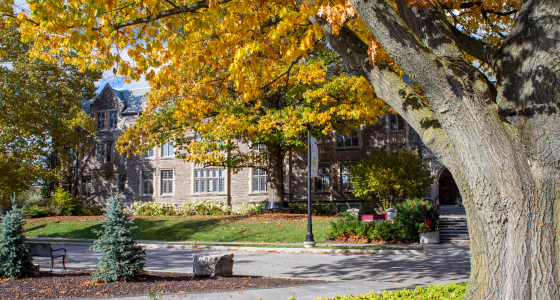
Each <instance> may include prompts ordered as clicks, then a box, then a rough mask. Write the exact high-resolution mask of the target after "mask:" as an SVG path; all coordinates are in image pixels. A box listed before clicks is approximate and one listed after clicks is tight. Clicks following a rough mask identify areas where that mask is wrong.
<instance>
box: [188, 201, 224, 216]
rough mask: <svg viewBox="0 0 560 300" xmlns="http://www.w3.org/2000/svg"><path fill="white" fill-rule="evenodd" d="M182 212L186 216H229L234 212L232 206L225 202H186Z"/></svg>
mask: <svg viewBox="0 0 560 300" xmlns="http://www.w3.org/2000/svg"><path fill="white" fill-rule="evenodd" d="M181 213H182V214H183V215H185V216H193V215H197V216H227V215H231V214H232V210H231V206H229V205H227V203H225V202H221V201H217V202H209V201H204V202H186V201H185V202H184V203H183V205H182V207H181Z"/></svg>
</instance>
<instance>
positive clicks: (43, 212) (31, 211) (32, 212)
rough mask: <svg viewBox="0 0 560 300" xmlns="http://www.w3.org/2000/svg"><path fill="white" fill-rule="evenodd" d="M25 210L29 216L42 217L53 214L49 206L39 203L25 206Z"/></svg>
mask: <svg viewBox="0 0 560 300" xmlns="http://www.w3.org/2000/svg"><path fill="white" fill-rule="evenodd" d="M24 212H25V216H26V217H27V218H42V217H48V216H50V215H51V211H50V209H49V208H48V207H45V206H42V205H38V204H35V205H32V206H29V207H24Z"/></svg>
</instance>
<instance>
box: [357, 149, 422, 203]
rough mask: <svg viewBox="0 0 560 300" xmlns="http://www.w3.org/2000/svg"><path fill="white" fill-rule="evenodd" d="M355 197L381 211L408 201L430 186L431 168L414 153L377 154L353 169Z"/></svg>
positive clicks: (381, 152)
mask: <svg viewBox="0 0 560 300" xmlns="http://www.w3.org/2000/svg"><path fill="white" fill-rule="evenodd" d="M351 181H352V184H353V185H354V195H356V196H357V197H359V198H362V199H369V200H371V201H374V202H375V203H377V204H378V205H379V206H380V207H382V208H383V210H385V209H387V208H390V207H395V206H396V205H397V203H401V202H403V201H404V200H405V199H407V198H417V197H421V196H422V195H424V194H425V193H426V191H427V190H428V188H429V187H430V185H432V183H433V178H432V176H431V172H430V168H429V167H428V165H426V163H425V162H424V160H422V158H421V157H420V156H419V155H418V153H417V152H416V151H410V150H406V149H400V150H398V151H391V152H390V153H389V154H388V153H387V152H386V151H379V152H378V153H377V155H372V156H371V157H369V158H366V159H363V160H361V161H360V162H359V163H358V164H356V165H354V166H353V167H352V179H351Z"/></svg>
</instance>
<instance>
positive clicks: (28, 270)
mask: <svg viewBox="0 0 560 300" xmlns="http://www.w3.org/2000/svg"><path fill="white" fill-rule="evenodd" d="M15 201H16V199H15V195H14V197H13V198H12V203H14V205H13V207H12V210H11V211H8V212H7V213H6V214H5V215H2V231H1V232H0V278H13V279H17V278H22V277H25V276H30V275H32V274H33V272H35V271H36V268H35V266H34V265H33V259H32V258H31V255H30V253H29V246H28V245H26V244H25V236H24V235H23V223H24V222H25V218H24V217H23V215H24V212H23V211H24V210H23V209H18V208H17V206H16V205H15Z"/></svg>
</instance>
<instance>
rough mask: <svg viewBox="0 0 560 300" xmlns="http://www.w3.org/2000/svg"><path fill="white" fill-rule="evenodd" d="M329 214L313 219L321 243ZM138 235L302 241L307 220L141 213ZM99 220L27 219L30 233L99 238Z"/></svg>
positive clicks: (175, 238)
mask: <svg viewBox="0 0 560 300" xmlns="http://www.w3.org/2000/svg"><path fill="white" fill-rule="evenodd" d="M328 220H329V219H328V218H316V219H314V220H313V234H314V235H315V241H316V242H319V243H322V242H324V241H325V235H326V233H327V231H328V230H329V221H328ZM134 225H135V226H137V227H138V228H137V229H136V230H135V234H136V239H140V240H161V241H212V242H268V243H275V242H279V243H300V242H303V241H304V240H305V235H306V233H307V220H305V219H304V218H297V219H295V220H294V219H290V218H286V219H275V220H273V219H270V220H269V219H266V218H248V219H244V218H234V217H224V218H215V217H139V218H136V219H135V220H134ZM92 229H98V230H101V226H100V225H99V222H97V221H96V220H95V219H93V218H86V217H75V218H73V217H62V218H38V219H28V220H27V222H26V225H25V231H26V235H27V236H29V237H51V238H80V239H81V238H87V239H94V238H96V236H95V234H94V233H93V232H92V231H91V230H92Z"/></svg>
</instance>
